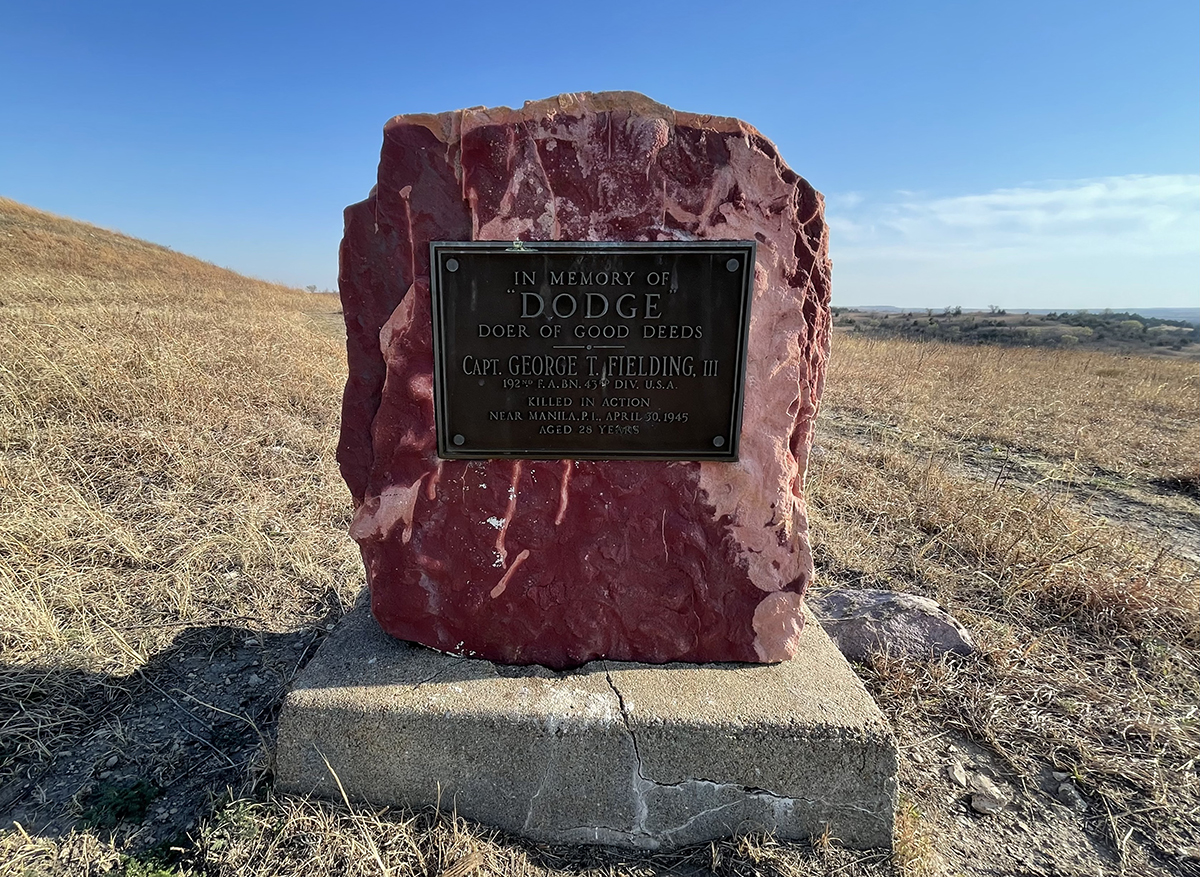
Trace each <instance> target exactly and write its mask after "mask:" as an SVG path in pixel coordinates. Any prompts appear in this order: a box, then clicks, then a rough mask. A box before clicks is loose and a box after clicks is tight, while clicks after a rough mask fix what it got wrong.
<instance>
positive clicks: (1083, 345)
mask: <svg viewBox="0 0 1200 877" xmlns="http://www.w3.org/2000/svg"><path fill="white" fill-rule="evenodd" d="M1180 310H1182V309H1180ZM1185 316H1186V314H1183V313H1181V314H1178V315H1175V317H1174V318H1167V317H1160V316H1147V315H1144V314H1135V313H1114V312H1111V311H1101V312H1098V313H1093V312H1090V311H1067V312H1062V313H1057V312H1053V311H1050V312H1045V311H1043V312H1037V313H1029V312H1021V313H1017V312H1012V313H1009V312H1007V311H1004V310H999V309H997V310H996V311H994V312H981V311H963V310H961V309H959V308H953V309H951V308H943V309H941V310H933V309H929V310H919V311H901V310H899V309H894V308H871V309H855V308H834V318H835V319H834V324H835V327H836V328H837V329H839V330H841V331H842V332H843V333H848V334H857V335H864V336H867V337H873V338H898V339H905V340H910V341H947V342H953V343H957V344H992V345H997V346H1003V347H1050V348H1056V349H1079V350H1100V351H1104V352H1106V353H1114V354H1122V355H1138V356H1157V357H1181V358H1185V359H1192V360H1198V361H1200V325H1198V324H1196V323H1194V322H1190V321H1189V320H1187V319H1185V318H1184V317H1185Z"/></svg>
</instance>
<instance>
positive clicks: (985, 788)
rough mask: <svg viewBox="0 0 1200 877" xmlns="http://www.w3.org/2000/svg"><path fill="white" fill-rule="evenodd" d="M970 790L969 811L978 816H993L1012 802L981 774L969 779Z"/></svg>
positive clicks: (1008, 796) (1000, 789)
mask: <svg viewBox="0 0 1200 877" xmlns="http://www.w3.org/2000/svg"><path fill="white" fill-rule="evenodd" d="M971 790H972V794H971V809H972V810H974V811H975V812H976V813H978V814H979V815H980V816H995V815H996V814H997V813H999V812H1000V811H1001V810H1003V809H1004V808H1005V807H1006V806H1008V802H1009V801H1011V800H1012V798H1011V796H1010V795H1009V794H1008V793H1007V792H1005V791H1004V790H1003V789H1002V788H1000V786H998V785H996V783H994V782H993V781H992V780H991V779H990V778H989V777H987V776H985V775H983V774H981V773H977V774H975V775H974V776H972V777H971Z"/></svg>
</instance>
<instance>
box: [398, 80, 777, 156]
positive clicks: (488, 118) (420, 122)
mask: <svg viewBox="0 0 1200 877" xmlns="http://www.w3.org/2000/svg"><path fill="white" fill-rule="evenodd" d="M612 110H629V111H631V112H634V113H638V114H640V115H645V116H651V117H653V116H657V117H659V118H662V119H665V120H666V121H667V122H669V123H670V124H671V125H672V126H680V125H682V126H684V127H697V128H708V129H711V130H714V131H720V132H722V133H727V134H742V135H746V136H752V137H759V138H762V139H763V140H765V141H767V142H768V143H771V141H770V139H769V138H767V137H766V136H765V135H764V134H763V133H762V132H761V131H759V130H758V129H757V128H755V127H754V126H753V125H751V124H749V123H748V122H743V121H742V120H741V119H736V118H734V117H732V116H713V115H707V114H704V113H689V112H684V111H682V110H675V109H672V108H671V107H669V106H667V105H666V104H662V103H659V102H658V101H656V100H654V99H652V98H649V97H646V95H644V94H641V93H640V92H636V91H581V92H565V93H563V94H559V95H556V96H554V97H548V98H543V99H541V100H532V101H526V102H525V105H524V106H522V107H521V108H520V109H519V110H514V109H512V108H511V107H483V106H476V107H466V108H463V109H459V110H449V111H447V112H444V113H407V114H403V115H398V116H393V117H392V118H391V119H389V120H388V121H387V123H386V124H385V125H384V126H383V131H384V134H385V135H386V134H387V132H388V131H389V130H391V129H392V128H396V127H401V126H406V125H415V126H419V127H423V128H428V129H429V130H430V131H432V132H433V133H434V134H435V135H437V137H438V138H439V139H441V140H442V141H444V142H450V141H453V140H457V139H458V138H459V137H460V136H461V132H462V129H463V127H464V125H463V123H464V121H465V122H467V124H466V126H465V127H467V128H468V129H470V128H476V127H479V126H480V125H488V124H491V125H503V124H512V123H517V122H523V121H529V120H532V119H543V118H548V117H551V116H555V115H557V114H559V113H565V114H569V115H572V116H580V115H583V114H584V113H585V112H588V111H590V112H593V113H604V112H610V111H612ZM771 145H772V147H774V143H771Z"/></svg>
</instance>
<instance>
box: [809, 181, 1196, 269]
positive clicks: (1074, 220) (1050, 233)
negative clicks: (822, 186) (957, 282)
mask: <svg viewBox="0 0 1200 877" xmlns="http://www.w3.org/2000/svg"><path fill="white" fill-rule="evenodd" d="M828 214H829V223H830V227H831V231H832V236H831V244H832V251H833V255H834V258H835V259H837V258H839V257H842V258H856V257H867V258H879V257H888V258H901V259H913V258H916V259H922V260H924V259H930V258H937V257H938V256H939V255H943V256H946V257H955V256H959V257H961V256H962V255H964V254H965V252H973V253H976V254H979V255H983V254H985V253H989V252H990V253H993V254H996V255H1004V256H1006V257H1011V256H1013V255H1015V254H1018V253H1024V254H1026V255H1027V256H1029V257H1042V258H1044V257H1054V256H1056V255H1067V254H1071V255H1089V254H1094V255H1107V256H1114V255H1117V254H1124V255H1141V256H1150V255H1180V254H1188V253H1197V254H1200V176H1197V175H1193V174H1172V175H1153V176H1152V175H1131V176H1123V177H1103V178H1099V179H1088V180H1072V181H1053V182H1049V183H1045V184H1042V185H1036V186H1034V185H1031V186H1021V187H1018V188H1012V189H997V190H995V191H992V192H988V193H986V194H981V195H960V196H956V197H949V198H923V197H921V195H920V194H918V193H912V192H898V193H895V194H894V195H892V196H890V197H888V198H877V199H871V198H866V197H864V196H863V195H862V194H861V193H857V192H856V193H848V194H847V195H846V196H837V195H834V196H831V197H830V198H829V210H828Z"/></svg>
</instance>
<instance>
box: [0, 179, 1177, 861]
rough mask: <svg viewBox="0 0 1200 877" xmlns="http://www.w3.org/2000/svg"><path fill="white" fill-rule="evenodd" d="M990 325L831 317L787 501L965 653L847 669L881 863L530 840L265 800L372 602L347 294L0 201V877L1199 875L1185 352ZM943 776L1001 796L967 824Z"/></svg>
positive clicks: (1013, 320) (830, 567)
mask: <svg viewBox="0 0 1200 877" xmlns="http://www.w3.org/2000/svg"><path fill="white" fill-rule="evenodd" d="M983 319H984V317H983V315H953V314H949V315H946V314H932V315H926V314H925V313H924V312H922V313H920V314H913V315H904V316H900V315H888V316H887V319H886V320H884V319H883V315H877V316H871V317H859V316H858V315H856V314H850V313H848V312H842V313H839V315H838V317H837V326H838V331H837V334H836V336H835V339H834V344H835V347H834V351H833V357H832V361H831V367H830V372H829V376H828V385H827V395H826V398H825V401H824V403H823V406H822V410H821V413H820V416H819V418H818V427H817V438H816V446H815V448H814V452H813V456H812V463H811V466H810V471H809V476H808V487H807V490H808V498H809V507H810V508H809V511H810V522H811V527H812V534H813V547H814V555H815V557H816V560H817V565H818V582H817V587H831V586H844V587H878V588H889V589H895V590H901V591H908V592H913V593H919V594H924V595H927V596H930V597H933V598H936V599H937V600H939V601H941V602H942V603H943V604H944V605H945V606H946V607H947V608H948V609H949V610H950V611H952V612H953V613H954V614H955V615H956V616H957V617H958V618H959V619H960V620H962V621H963V622H964V623H965V624H966V625H967V626H968V627H969V628H970V629H971V630H972V631H973V632H974V634H975V636H976V638H977V640H978V642H979V644H980V647H981V651H982V654H981V656H980V657H979V658H978V659H974V660H946V661H943V662H935V663H932V664H928V663H927V664H922V663H909V664H905V663H902V662H898V661H894V660H889V659H888V658H886V657H880V658H878V659H877V660H875V661H873V662H871V663H870V664H868V665H860V666H858V667H857V668H856V669H857V670H858V672H859V673H860V675H861V676H862V678H863V679H864V681H865V682H866V684H867V686H868V688H869V689H870V691H871V692H872V694H873V695H874V696H875V698H876V699H877V700H878V702H879V703H880V705H881V706H882V708H883V709H884V710H885V712H886V713H887V715H888V716H889V718H890V720H891V721H892V723H893V726H894V728H895V730H896V733H897V736H898V738H899V740H900V744H901V748H902V751H903V753H904V756H903V759H904V760H903V765H902V773H901V795H902V814H901V816H902V818H901V824H900V830H899V833H898V836H897V847H896V851H895V853H894V854H890V855H889V854H888V853H886V852H883V851H880V852H876V853H874V854H849V853H846V852H844V851H839V850H838V848H837V843H836V838H823V839H822V838H817V839H814V843H812V844H784V843H779V842H776V841H774V840H771V839H770V838H742V839H737V840H732V841H729V842H726V843H722V844H713V845H711V846H710V845H704V846H703V847H700V848H694V849H688V850H683V851H679V852H676V853H671V854H662V855H658V856H655V855H650V854H645V855H634V854H617V853H611V852H604V851H596V850H591V851H589V850H578V849H570V848H553V849H551V848H545V847H540V846H537V845H534V844H529V843H525V842H522V841H519V840H516V839H513V838H508V837H504V836H499V835H497V834H495V833H493V832H489V831H487V830H484V829H481V828H480V827H478V826H474V825H470V824H468V823H466V822H465V821H464V820H462V819H460V818H457V817H456V816H455V814H454V813H453V811H452V809H451V807H452V805H448V806H447V807H446V808H444V809H443V810H442V811H441V812H440V813H435V812H432V811H429V812H422V813H412V812H408V811H403V810H392V811H382V810H378V809H375V808H371V807H368V806H360V805H354V806H347V805H345V804H342V803H328V802H319V801H308V800H303V799H298V798H291V797H286V796H281V795H276V794H275V793H274V791H273V789H272V782H271V762H270V745H269V744H270V741H271V737H272V734H273V728H274V722H275V716H276V711H277V708H278V704H279V702H280V699H281V697H282V694H283V692H284V690H285V688H286V686H287V684H288V682H289V681H290V680H291V678H292V677H293V676H294V674H295V672H296V671H297V670H298V668H299V667H301V666H302V665H303V664H304V662H305V661H306V660H307V659H308V658H309V657H310V656H311V654H312V652H313V651H314V649H315V648H316V647H317V646H318V645H319V643H320V641H321V639H322V637H323V636H324V635H325V633H326V632H327V630H328V629H329V627H330V626H332V624H333V623H334V622H335V621H336V619H337V617H338V616H339V615H340V614H341V612H342V611H344V609H345V607H347V606H348V605H349V604H350V602H351V601H352V600H353V598H354V596H355V595H356V594H357V592H358V591H359V590H360V589H361V587H362V584H363V579H362V567H361V563H360V560H359V557H358V554H357V551H356V549H355V546H354V545H353V543H352V542H351V541H350V540H349V538H348V537H347V535H346V530H347V527H348V525H349V519H350V512H351V508H350V499H349V495H348V493H347V491H346V489H345V487H344V486H343V484H342V483H341V480H340V478H339V476H338V474H337V469H336V465H335V462H334V458H333V453H334V445H335V441H336V434H337V422H338V414H339V404H340V393H341V388H342V384H343V381H344V379H345V352H344V346H343V345H344V337H343V334H342V329H341V327H340V316H339V314H338V312H337V301H336V299H332V298H331V297H329V296H314V295H310V294H308V293H305V292H302V291H299V290H292V289H286V288H283V287H279V286H272V285H269V284H265V283H260V282H257V281H252V280H248V279H246V278H243V277H240V276H238V275H236V274H233V273H231V272H228V271H224V270H222V269H219V268H216V267H214V266H212V265H208V264H206V263H203V262H199V261H197V260H195V259H191V258H188V257H186V256H181V255H179V254H176V253H173V252H171V251H169V250H167V249H165V248H162V247H157V246H154V245H152V244H147V243H145V242H142V241H138V240H135V239H132V238H129V237H125V236H122V235H119V234H116V233H113V232H108V231H104V230H102V229H98V228H95V227H92V226H88V225H84V224H81V223H77V222H73V221H71V220H67V219H62V218H59V217H53V216H50V215H48V214H45V213H41V212H39V211H36V210H33V209H31V208H28V207H24V206H22V205H19V204H16V203H14V202H11V201H6V200H3V199H0V605H2V606H3V607H4V609H5V611H4V613H3V614H2V615H0V874H22V875H24V874H63V875H68V874H69V875H74V874H100V873H112V874H127V875H139V877H150V875H169V874H176V875H184V874H188V875H193V874H194V875H201V874H203V875H206V877H209V875H243V874H254V875H284V877H287V875H303V877H315V875H320V874H326V873H329V874H334V873H336V874H343V873H344V874H364V875H365V874H380V873H392V874H397V875H451V877H467V875H469V874H505V875H513V874H518V875H520V874H563V875H596V877H600V875H611V874H639V875H641V874H678V873H689V874H720V875H731V877H732V875H736V877H750V875H781V877H792V875H800V874H829V875H833V874H886V873H900V874H936V873H943V872H947V873H953V872H958V873H969V872H970V870H971V863H972V862H973V861H975V860H976V858H975V857H978V856H984V857H986V858H987V860H988V861H989V862H991V863H993V865H994V866H995V868H996V869H997V870H998V872H1006V871H1007V872H1020V871H1022V870H1023V869H1024V868H1025V866H1024V865H1023V864H1021V863H1022V862H1025V861H1029V862H1035V863H1041V864H1039V865H1038V867H1039V868H1041V869H1042V870H1043V871H1044V872H1049V871H1050V870H1051V865H1052V864H1053V863H1055V862H1057V863H1058V864H1055V865H1054V868H1057V869H1058V870H1059V871H1065V872H1068V873H1071V872H1072V868H1075V867H1076V866H1075V865H1072V864H1071V862H1072V861H1074V860H1073V859H1071V858H1070V856H1076V855H1078V856H1082V857H1083V858H1082V859H1080V861H1081V862H1083V864H1082V865H1078V870H1077V871H1075V873H1098V874H1118V873H1122V872H1124V873H1185V871H1184V870H1183V869H1184V868H1185V866H1187V867H1190V865H1187V862H1188V861H1189V860H1187V858H1186V855H1187V851H1188V850H1189V849H1196V850H1200V775H1198V774H1197V770H1196V754H1197V753H1198V752H1200V720H1198V716H1197V713H1196V691H1197V690H1200V606H1198V597H1197V594H1198V590H1200V535H1198V534H1200V464H1198V461H1197V448H1198V447H1200V374H1198V370H1197V366H1196V362H1195V360H1194V359H1191V358H1190V357H1191V356H1192V355H1193V353H1192V351H1193V350H1194V347H1195V345H1185V344H1183V343H1182V341H1181V342H1180V350H1178V351H1176V350H1173V349H1171V348H1170V346H1169V345H1168V347H1167V350H1166V351H1152V350H1151V349H1150V348H1151V347H1153V346H1154V345H1148V344H1147V343H1146V342H1145V336H1146V335H1148V333H1149V332H1150V331H1151V328H1152V327H1149V326H1147V327H1146V328H1145V331H1144V332H1143V333H1142V337H1141V338H1140V339H1137V340H1136V345H1135V346H1131V347H1130V348H1129V350H1126V349H1124V348H1119V347H1116V346H1112V350H1113V351H1117V352H1118V353H1119V354H1120V355H1114V353H1113V352H1110V351H1109V349H1108V347H1107V346H1105V345H1100V344H1099V343H1098V342H1096V344H1095V346H1091V347H1089V346H1088V345H1089V344H1091V343H1092V342H1088V341H1085V340H1084V339H1083V336H1082V334H1077V337H1078V338H1079V340H1078V341H1077V342H1074V343H1072V342H1065V343H1064V342H1063V341H1062V340H1061V337H1059V340H1057V341H1056V342H1054V343H1053V344H1044V345H1042V344H1026V343H1020V344H1017V343H1012V344H1008V343H1007V339H1006V343H1005V344H999V343H993V342H985V339H984V338H983V337H981V336H980V335H978V331H979V330H981V329H983V328H986V329H995V330H1002V332H1012V333H1016V332H1018V331H1035V330H1036V331H1042V330H1045V332H1046V333H1047V336H1049V335H1050V334H1052V333H1061V334H1062V335H1065V334H1076V333H1075V330H1074V329H1071V328H1068V327H1069V324H1067V323H1057V322H1055V323H1052V322H1050V321H1039V322H1036V323H1032V324H1028V325H1026V324H1025V323H1023V322H1022V317H1018V316H1015V315H1013V316H1010V315H996V316H988V317H987V319H988V320H998V321H999V322H1000V325H993V326H987V327H983V326H982V322H983ZM850 320H854V322H853V323H851V322H850ZM930 320H932V323H931V322H930ZM914 321H916V322H915V324H914ZM971 326H974V327H975V328H970V327H971ZM893 327H896V328H895V331H893ZM901 327H903V328H901ZM910 327H911V328H910ZM924 327H931V328H930V329H928V330H927V329H925V328H924ZM1076 328H1078V327H1076ZM935 329H936V331H935ZM1127 329H1128V330H1129V331H1130V332H1133V331H1134V330H1133V327H1127ZM1106 331H1107V330H1106ZM1116 331H1117V330H1114V333H1115V332H1116ZM940 333H944V336H943V335H942V334H940ZM956 335H957V336H958V337H957V338H955V337H954V336H956ZM1106 337H1107V336H1106ZM1114 338H1115V335H1114ZM955 340H964V341H968V342H970V343H967V344H963V343H952V341H955ZM1118 342H1120V343H1124V341H1123V340H1122V339H1115V340H1113V341H1112V342H1111V345H1116V344H1117V343H1118ZM1130 344H1131V345H1133V344H1134V342H1133V341H1131V342H1130ZM1135 347H1136V353H1137V355H1133V353H1131V351H1135ZM1146 352H1155V353H1158V352H1162V353H1169V354H1171V355H1170V356H1167V355H1164V356H1143V355H1140V354H1141V353H1146ZM953 753H960V754H961V753H966V754H961V757H962V758H967V757H968V756H969V757H970V758H971V759H974V761H975V762H976V763H978V764H979V765H981V766H986V767H987V769H989V770H991V771H992V772H993V773H994V774H995V775H996V777H997V778H998V779H999V780H1000V781H1002V782H1004V783H1006V784H1007V785H1009V786H1010V787H1012V788H1013V789H1015V790H1016V791H1017V794H1018V795H1019V796H1020V798H1019V800H1020V802H1021V803H1020V806H1019V807H1017V806H1014V807H1013V808H1012V809H1011V811H1010V812H1008V813H1006V814H1005V815H1003V816H1001V817H995V818H989V819H982V818H975V817H970V818H968V817H967V815H964V813H965V811H964V808H963V806H962V794H961V793H956V792H955V789H954V788H953V787H952V786H951V785H949V784H948V780H947V778H946V770H945V768H946V764H947V759H949V758H952V757H960V755H953ZM1054 772H1058V774H1061V775H1062V776H1064V777H1069V778H1070V782H1071V783H1073V784H1074V786H1076V787H1077V788H1078V790H1079V792H1080V794H1081V795H1082V796H1083V800H1084V801H1085V802H1086V809H1085V810H1082V811H1072V810H1069V809H1068V808H1065V807H1063V806H1061V805H1060V804H1057V803H1055V802H1054V800H1053V796H1054V794H1055V793H1054V791H1053V787H1051V786H1048V785H1047V784H1048V783H1051V782H1053V784H1054V787H1057V784H1058V783H1060V782H1061V781H1062V780H1060V779H1054V780H1053V781H1052V780H1051V778H1052V777H1054V776H1056V774H1055V773H1054ZM1047 789H1049V791H1047ZM956 794H957V797H956ZM14 822H15V823H19V825H16V824H14ZM1022 824H1023V825H1024V827H1022ZM1056 856H1059V857H1061V861H1060V859H1059V858H1054V857H1056ZM1197 856H1198V857H1200V853H1197ZM1047 857H1049V858H1047ZM1043 860H1045V861H1043ZM1196 861H1198V862H1200V858H1197V859H1196ZM1030 867H1031V868H1032V865H1031V866H1030Z"/></svg>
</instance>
